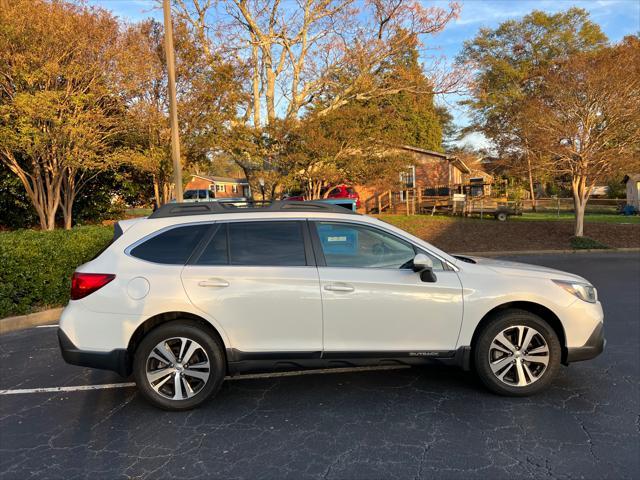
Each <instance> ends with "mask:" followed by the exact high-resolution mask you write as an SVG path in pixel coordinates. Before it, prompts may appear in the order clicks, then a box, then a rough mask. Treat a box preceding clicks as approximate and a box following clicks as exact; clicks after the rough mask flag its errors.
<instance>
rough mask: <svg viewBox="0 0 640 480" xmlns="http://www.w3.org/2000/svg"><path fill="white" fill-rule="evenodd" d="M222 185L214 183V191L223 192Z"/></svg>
mask: <svg viewBox="0 0 640 480" xmlns="http://www.w3.org/2000/svg"><path fill="white" fill-rule="evenodd" d="M224 187H225V186H224V185H220V184H216V191H217V192H224V191H225V188H224Z"/></svg>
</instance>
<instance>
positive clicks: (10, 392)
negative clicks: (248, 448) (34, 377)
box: [0, 365, 411, 395]
mask: <svg viewBox="0 0 640 480" xmlns="http://www.w3.org/2000/svg"><path fill="white" fill-rule="evenodd" d="M405 368H411V367H410V366H409V365H389V366H384V367H345V368H325V369H318V370H296V371H293V372H276V373H254V374H247V375H237V376H235V377H225V380H227V381H229V380H231V381H233V380H256V379H260V378H279V377H297V376H302V375H324V374H330V373H353V372H379V371H384V370H400V369H405ZM135 386H136V384H135V383H134V382H125V383H103V384H102V385H76V386H72V387H46V388H17V389H14V390H10V389H8V390H0V395H21V394H27V393H60V392H83V391H87V390H109V389H114V388H131V387H135Z"/></svg>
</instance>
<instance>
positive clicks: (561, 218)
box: [509, 212, 640, 225]
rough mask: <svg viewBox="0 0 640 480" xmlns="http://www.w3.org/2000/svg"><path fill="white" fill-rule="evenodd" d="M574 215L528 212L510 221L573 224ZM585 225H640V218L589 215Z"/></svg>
mask: <svg viewBox="0 0 640 480" xmlns="http://www.w3.org/2000/svg"><path fill="white" fill-rule="evenodd" d="M573 219H574V215H573V213H570V212H560V215H558V214H557V213H556V212H527V213H523V214H522V216H514V217H511V218H510V219H509V220H515V221H520V222H522V221H527V222H537V221H545V222H573ZM584 221H585V223H620V224H633V225H640V216H638V215H633V216H628V217H626V216H624V215H617V214H608V213H587V214H585V216H584Z"/></svg>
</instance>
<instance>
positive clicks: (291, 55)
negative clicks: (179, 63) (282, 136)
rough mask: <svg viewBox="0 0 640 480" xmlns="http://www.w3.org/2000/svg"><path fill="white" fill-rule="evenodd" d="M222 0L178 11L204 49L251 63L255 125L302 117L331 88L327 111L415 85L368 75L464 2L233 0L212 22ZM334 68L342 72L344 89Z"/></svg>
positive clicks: (185, 2)
mask: <svg viewBox="0 0 640 480" xmlns="http://www.w3.org/2000/svg"><path fill="white" fill-rule="evenodd" d="M217 5H218V4H217V3H214V2H212V1H211V0H177V1H176V13H177V15H178V17H179V18H182V19H184V20H185V21H186V22H187V23H188V24H189V25H191V26H192V28H193V29H194V31H195V32H196V36H197V37H198V38H199V40H200V44H201V47H202V51H203V52H204V53H205V55H209V56H210V57H212V58H214V57H215V56H216V55H221V54H226V55H229V56H231V57H233V58H234V59H235V60H236V62H237V63H238V64H241V65H243V66H244V67H245V69H246V76H247V78H249V79H250V88H248V89H247V90H248V102H247V104H246V105H245V114H244V118H245V119H247V120H249V119H253V125H254V127H260V126H262V125H263V124H264V123H266V124H271V123H273V122H274V121H275V120H276V118H277V117H280V118H283V119H292V118H295V117H298V116H300V114H301V113H302V112H303V110H304V109H305V107H306V106H308V105H309V104H310V103H311V102H313V101H315V99H317V97H318V96H321V95H323V94H324V93H326V92H327V91H332V95H331V97H332V99H333V101H332V102H331V103H327V104H326V105H325V108H324V110H323V112H324V113H327V112H329V111H330V110H333V109H335V108H339V107H341V106H344V105H346V104H347V103H349V102H351V101H354V100H361V101H362V100H370V99H372V98H377V97H382V96H387V95H392V94H394V93H398V92H400V91H405V90H407V89H414V88H415V86H414V85H411V86H409V85H407V84H405V83H402V82H398V83H395V84H393V85H391V84H388V83H387V84H386V85H384V86H382V85H381V84H379V83H375V82H371V81H370V80H371V79H372V78H374V77H376V76H377V71H378V70H379V69H380V68H381V67H382V66H383V65H384V63H385V62H386V61H387V60H388V59H389V58H391V57H392V56H393V55H395V54H396V53H397V52H398V51H399V50H401V49H402V48H404V45H405V43H406V42H407V41H408V40H409V39H411V38H413V37H414V36H416V35H418V36H426V35H430V34H434V33H437V32H439V31H441V30H442V29H443V28H444V27H445V26H446V25H447V23H448V22H449V21H451V20H452V19H453V18H455V17H456V16H457V14H458V12H459V10H460V7H459V6H458V5H457V4H455V3H451V4H450V5H449V7H448V8H441V7H424V6H422V4H421V2H419V1H416V0H372V1H370V2H367V3H365V4H364V7H360V6H356V3H355V2H354V1H353V0H320V1H317V0H300V1H299V2H297V4H296V6H293V7H292V6H291V5H290V4H288V3H287V4H285V2H281V1H280V0H257V1H248V0H231V1H229V2H225V3H223V4H222V6H223V8H224V15H222V14H218V15H217V17H216V21H215V22H212V20H211V15H213V14H214V13H215V12H214V10H215V7H216V6H217ZM212 24H215V25H217V26H218V28H216V27H213V26H212ZM399 32H403V34H402V35H401V34H399ZM216 42H220V43H219V44H216ZM433 73H434V77H435V71H434V72H433ZM336 76H341V77H342V81H341V82H340V84H341V86H340V91H339V92H338V91H335V86H336V84H335V82H334V80H335V78H336ZM347 79H348V82H347V81H345V80H347ZM434 80H435V79H434ZM442 80H443V81H442V82H434V83H438V87H436V89H438V88H440V87H442V88H444V89H449V88H451V82H450V78H448V77H447V78H446V81H445V78H443V79H442ZM263 110H266V121H263V117H262V112H263ZM280 112H281V113H280Z"/></svg>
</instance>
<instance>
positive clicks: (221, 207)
mask: <svg viewBox="0 0 640 480" xmlns="http://www.w3.org/2000/svg"><path fill="white" fill-rule="evenodd" d="M290 211H295V212H331V213H344V214H352V215H359V214H358V213H356V212H354V211H353V210H350V209H348V208H345V207H341V206H340V205H334V204H330V203H324V202H314V201H305V202H299V201H288V202H287V201H273V202H260V201H258V202H251V201H248V202H224V201H216V202H189V203H166V204H164V205H163V206H162V207H160V208H159V209H157V210H156V211H155V212H153V213H152V214H151V215H149V217H148V218H169V217H183V216H187V215H211V214H221V213H244V212H246V213H255V212H290Z"/></svg>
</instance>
